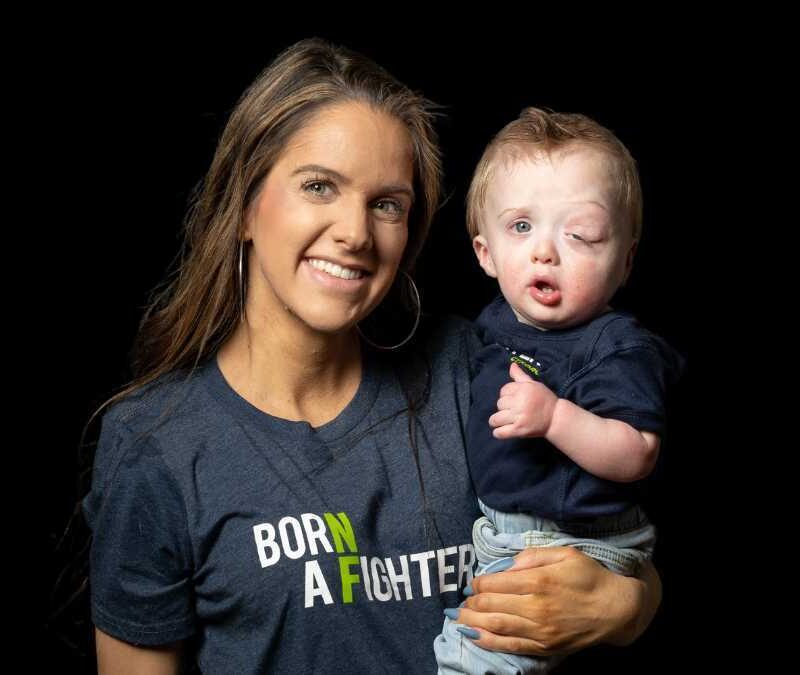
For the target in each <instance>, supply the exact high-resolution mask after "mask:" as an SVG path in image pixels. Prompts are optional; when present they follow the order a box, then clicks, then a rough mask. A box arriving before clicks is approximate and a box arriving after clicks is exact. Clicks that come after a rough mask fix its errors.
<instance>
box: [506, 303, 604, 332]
mask: <svg viewBox="0 0 800 675" xmlns="http://www.w3.org/2000/svg"><path fill="white" fill-rule="evenodd" d="M511 309H512V310H513V312H514V316H516V317H517V321H519V322H520V323H524V324H525V325H526V326H531V327H532V328H536V329H537V330H542V331H548V330H564V329H566V328H574V327H575V326H580V325H581V324H584V323H587V322H589V321H591V320H592V319H593V318H595V317H596V316H599V315H600V314H604V313H605V312H606V311H609V310H610V309H611V307H606V308H605V309H601V310H599V311H597V312H594V313H587V314H586V315H585V316H584V315H575V316H568V317H559V319H557V320H556V319H553V320H552V321H546V320H545V321H543V320H541V319H534V318H533V317H530V316H528V315H527V314H525V313H524V312H520V311H519V310H518V309H517V308H516V307H514V306H513V305H512V306H511Z"/></svg>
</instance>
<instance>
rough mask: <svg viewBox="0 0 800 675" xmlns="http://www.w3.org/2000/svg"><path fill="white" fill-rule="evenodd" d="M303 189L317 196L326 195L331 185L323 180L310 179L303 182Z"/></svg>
mask: <svg viewBox="0 0 800 675" xmlns="http://www.w3.org/2000/svg"><path fill="white" fill-rule="evenodd" d="M303 190H305V191H306V192H310V193H311V194H312V195H315V196H317V197H326V196H327V195H328V193H329V192H330V191H331V185H330V183H329V182H328V181H325V180H311V181H308V182H307V183H303Z"/></svg>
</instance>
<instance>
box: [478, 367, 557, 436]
mask: <svg viewBox="0 0 800 675" xmlns="http://www.w3.org/2000/svg"><path fill="white" fill-rule="evenodd" d="M508 374H509V375H510V376H511V379H512V380H513V382H509V383H508V384H504V385H503V387H502V389H500V398H498V399H497V412H496V413H495V414H494V415H492V416H491V417H490V418H489V426H490V427H492V428H493V429H494V431H493V432H492V435H493V436H494V437H495V438H500V439H504V438H535V437H539V436H544V435H546V434H547V430H548V429H549V428H550V423H551V422H552V420H553V411H554V410H555V407H556V403H557V402H558V396H556V395H555V394H554V393H553V392H552V391H551V390H550V389H548V388H547V386H546V385H544V384H542V383H541V382H537V381H536V380H534V379H533V378H532V377H531V376H530V375H528V374H527V373H526V372H525V371H524V370H522V368H520V367H519V366H518V365H517V364H516V363H512V364H511V368H509V370H508Z"/></svg>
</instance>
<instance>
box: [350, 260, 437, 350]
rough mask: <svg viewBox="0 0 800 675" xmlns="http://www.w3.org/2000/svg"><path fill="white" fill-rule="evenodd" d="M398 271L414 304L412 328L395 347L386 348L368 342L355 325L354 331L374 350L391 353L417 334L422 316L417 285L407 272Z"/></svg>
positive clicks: (359, 328) (359, 327) (370, 341)
mask: <svg viewBox="0 0 800 675" xmlns="http://www.w3.org/2000/svg"><path fill="white" fill-rule="evenodd" d="M400 271H401V272H402V273H403V274H404V275H405V278H406V280H407V281H408V284H409V287H410V289H411V295H412V297H413V299H414V304H415V305H416V315H415V316H414V326H413V327H412V328H411V332H410V333H409V334H408V335H407V336H406V338H405V339H404V340H402V341H401V342H398V343H397V344H395V345H391V346H390V347H387V346H385V345H379V344H376V343H375V342H373V341H372V340H370V339H369V338H368V337H367V336H366V335H364V333H363V332H361V326H359V325H358V324H356V330H357V331H358V334H359V335H360V336H361V339H362V340H364V342H366V343H367V344H368V345H369V346H370V347H373V348H374V349H380V350H383V351H391V350H392V349H398V348H400V347H402V346H403V345H404V344H406V342H408V341H409V340H410V339H411V338H412V337H414V333H416V332H417V327H418V326H419V319H420V316H421V315H422V303H421V302H420V299H419V291H418V290H417V285H416V284H415V283H414V280H413V279H412V278H411V275H410V274H409V273H408V272H406V271H405V270H400Z"/></svg>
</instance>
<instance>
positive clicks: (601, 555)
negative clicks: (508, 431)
mask: <svg viewBox="0 0 800 675" xmlns="http://www.w3.org/2000/svg"><path fill="white" fill-rule="evenodd" d="M478 504H479V505H480V507H481V511H483V513H484V516H483V517H482V518H478V520H476V521H475V524H474V525H473V527H472V540H473V545H474V546H475V553H476V556H477V558H478V563H479V566H478V571H477V575H481V574H491V573H492V571H493V568H494V567H496V566H497V565H498V564H499V562H500V561H501V560H505V559H507V558H509V557H510V556H513V555H515V554H517V553H519V552H520V551H522V550H523V549H526V548H530V547H532V546H573V547H575V548H577V549H580V550H581V551H583V552H584V553H586V554H587V555H589V556H591V557H592V558H594V559H595V560H597V561H598V562H600V563H602V564H603V565H605V566H606V567H607V568H608V569H610V570H611V571H613V572H616V573H617V574H623V575H625V576H635V575H636V574H637V573H638V571H639V565H640V564H641V563H642V562H644V561H645V560H648V559H649V558H650V557H651V555H652V553H653V547H654V545H655V540H656V531H655V527H654V526H653V525H652V524H651V523H650V522H649V521H648V520H647V516H646V515H645V513H644V511H642V510H641V509H640V508H638V507H634V508H632V509H630V510H628V511H626V512H625V513H622V514H619V515H615V516H604V517H600V518H596V519H594V520H592V521H590V522H571V523H564V522H556V521H553V520H548V519H547V518H539V517H537V516H534V515H533V514H530V513H504V512H502V511H496V510H494V509H492V508H490V507H489V506H487V505H486V504H484V503H483V502H481V501H480V500H479V501H478ZM459 627H463V626H462V624H457V623H455V622H454V621H452V620H451V619H448V618H445V620H444V626H443V627H442V632H441V634H440V635H438V636H437V637H436V639H435V640H434V642H433V648H434V651H435V652H436V661H437V663H438V664H439V673H441V674H443V675H452V674H454V673H470V674H472V675H478V674H479V675H489V673H492V674H495V675H505V674H507V673H510V674H514V675H517V674H519V675H522V673H547V672H550V670H552V668H554V667H555V666H556V664H557V663H559V662H560V661H561V660H562V658H563V657H550V658H544V657H531V656H519V655H516V654H506V653H503V652H492V651H487V650H485V649H481V648H480V647H478V646H477V645H475V644H474V643H473V642H472V640H470V639H469V638H467V637H465V636H463V635H462V634H461V633H459V632H458V631H457V628H459Z"/></svg>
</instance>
